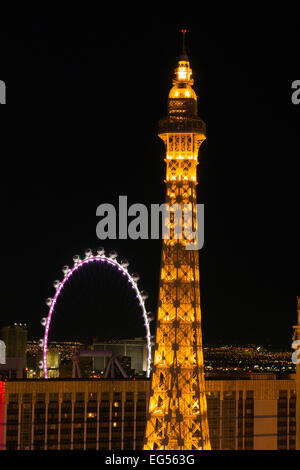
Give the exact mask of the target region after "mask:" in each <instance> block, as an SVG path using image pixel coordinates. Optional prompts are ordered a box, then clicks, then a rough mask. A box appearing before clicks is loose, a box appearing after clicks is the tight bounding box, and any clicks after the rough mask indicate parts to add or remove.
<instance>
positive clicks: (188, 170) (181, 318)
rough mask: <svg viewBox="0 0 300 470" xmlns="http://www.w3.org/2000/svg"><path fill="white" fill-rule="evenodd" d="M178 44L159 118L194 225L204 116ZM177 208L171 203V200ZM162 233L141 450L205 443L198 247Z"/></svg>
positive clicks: (171, 178)
mask: <svg viewBox="0 0 300 470" xmlns="http://www.w3.org/2000/svg"><path fill="white" fill-rule="evenodd" d="M185 33H186V31H185V30H182V35H183V47H182V52H181V55H180V56H179V60H178V65H177V68H176V69H175V76H174V79H173V87H172V88H171V91H170V93H169V98H168V116H167V117H165V118H163V119H161V120H160V122H159V137H160V138H161V139H162V140H163V142H164V144H165V148H166V160H165V161H166V165H167V171H166V204H167V206H168V207H169V208H170V207H171V206H172V205H173V204H177V207H178V205H179V207H180V208H181V209H182V213H184V205H185V204H190V205H191V206H190V207H192V212H191V213H190V215H191V216H190V219H188V218H187V219H186V221H185V223H190V224H192V227H193V232H196V229H197V212H196V211H197V202H196V185H197V171H196V169H197V164H198V150H199V147H200V145H201V143H202V142H203V141H204V140H205V138H206V137H205V134H206V131H205V123H204V122H203V120H202V119H200V118H199V117H198V115H197V96H196V93H195V91H194V90H193V88H192V85H193V83H194V82H193V79H192V70H191V67H190V63H189V59H188V56H187V53H186V49H185ZM173 207H174V206H173ZM170 214H171V215H170V219H169V221H170V224H169V227H170V237H169V238H166V239H164V240H163V246H162V259H161V274H160V288H159V305H158V314H157V324H156V340H155V341H156V342H155V352H154V362H153V371H152V386H151V393H150V401H149V409H148V415H147V425H146V435H145V443H144V450H153V449H156V450H210V448H211V447H210V441H209V429H208V422H207V404H206V396H205V386H204V364H203V349H202V331H201V309H200V280H199V253H198V251H197V250H193V249H187V244H188V243H189V240H188V239H187V237H185V233H184V223H183V224H182V229H181V230H182V234H181V235H182V236H181V237H178V232H176V230H175V213H174V212H173V213H172V212H170Z"/></svg>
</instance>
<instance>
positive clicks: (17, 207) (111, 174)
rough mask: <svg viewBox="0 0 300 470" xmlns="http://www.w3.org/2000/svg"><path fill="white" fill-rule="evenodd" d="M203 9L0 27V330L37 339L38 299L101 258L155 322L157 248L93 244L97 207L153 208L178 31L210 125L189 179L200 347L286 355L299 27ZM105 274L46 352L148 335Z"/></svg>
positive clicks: (85, 292)
mask: <svg viewBox="0 0 300 470" xmlns="http://www.w3.org/2000/svg"><path fill="white" fill-rule="evenodd" d="M198 3H199V2H197V4H198ZM202 3H203V2H201V9H200V4H199V5H198V10H196V9H195V10H194V7H193V6H192V4H191V6H190V7H188V3H187V10H188V11H189V15H184V14H181V13H180V12H179V10H178V12H179V13H178V14H177V16H176V14H172V13H170V12H171V10H172V8H171V3H169V2H168V9H169V10H170V11H169V12H168V11H165V12H163V11H162V7H161V6H160V7H158V6H157V5H155V4H152V5H150V4H149V5H148V6H147V5H146V4H143V3H142V2H140V3H139V5H140V6H139V7H138V8H137V9H136V7H133V6H130V5H128V4H123V6H119V5H117V4H116V3H111V4H108V6H102V7H101V9H97V10H96V7H94V4H93V3H91V4H88V3H80V4H76V3H75V2H72V3H70V5H69V6H68V8H67V7H65V8H64V9H63V7H62V6H61V5H60V4H58V3H57V4H56V3H55V2H54V3H51V4H48V7H45V4H44V3H43V2H42V4H41V2H39V3H38V2H37V3H33V2H30V1H29V2H26V3H24V4H23V6H22V7H20V6H18V7H16V8H15V10H14V11H13V12H10V13H8V12H6V11H4V15H3V16H2V22H3V24H4V26H5V29H3V30H2V33H1V46H0V79H1V80H4V81H5V82H6V85H7V105H6V106H1V110H0V111H1V122H0V124H1V129H0V133H1V134H0V135H1V170H2V171H1V202H2V205H1V220H2V224H1V226H2V229H1V235H2V245H1V270H2V274H3V280H2V284H1V309H0V326H3V325H5V324H10V323H14V322H15V321H20V322H26V323H27V325H28V328H29V338H30V339H39V338H40V337H42V333H43V332H42V326H41V325H40V319H41V318H42V317H43V316H46V312H47V307H46V305H45V299H46V298H47V297H49V296H53V295H54V288H53V287H52V283H53V281H54V280H55V279H57V278H58V279H60V278H62V272H61V268H62V266H63V265H65V264H68V265H72V257H73V255H74V254H76V253H78V254H81V255H83V254H84V250H85V249H86V248H93V249H96V248H97V247H98V246H104V247H105V249H106V250H107V252H108V251H109V250H110V249H115V250H116V251H117V252H118V253H119V255H120V258H127V259H128V260H129V261H130V270H131V272H133V271H136V272H138V273H139V274H140V277H141V281H140V285H141V286H142V287H143V288H145V289H146V290H147V291H148V293H149V300H148V303H147V305H148V307H149V310H152V311H154V312H155V309H156V304H157V295H158V281H159V270H160V250H161V248H160V242H159V241H155V240H153V241H151V240H137V241H133V240H106V241H101V240H98V239H97V237H96V224H97V222H98V220H99V218H97V217H96V208H97V206H98V205H99V204H101V203H105V202H109V203H112V204H116V205H117V201H118V196H119V195H127V196H128V203H129V204H132V203H135V202H140V203H143V204H145V205H147V206H148V207H150V204H151V203H162V202H164V194H165V189H164V182H163V180H164V175H165V163H164V149H163V144H162V142H161V141H160V139H159V138H158V137H157V124H158V120H159V118H161V117H163V116H164V115H166V112H167V95H168V92H169V89H170V86H171V80H172V76H173V70H174V67H175V65H176V60H177V56H178V53H179V50H180V29H181V28H182V27H186V28H187V30H188V35H187V49H188V54H189V58H190V61H191V65H192V68H193V72H194V79H195V87H194V88H195V90H196V92H197V94H198V95H199V102H198V109H199V115H200V116H201V117H202V118H203V119H204V120H205V122H206V124H207V140H206V141H205V142H204V144H203V145H202V147H201V149H200V164H199V166H198V170H199V175H198V178H199V183H200V184H199V185H198V202H199V203H204V204H205V246H204V248H203V249H202V250H201V251H200V252H199V254H200V268H201V295H202V299H201V303H202V315H203V339H204V343H205V344H215V343H222V344H228V343H230V342H235V343H240V344H243V343H249V342H250V343H263V344H270V345H274V346H275V345H278V346H282V347H286V348H289V347H290V344H291V338H292V333H293V330H292V326H293V325H294V324H295V322H296V318H297V314H296V295H297V294H299V293H300V286H299V274H298V273H299V254H298V229H297V221H298V219H299V176H298V174H297V172H296V166H297V160H298V159H299V129H300V127H299V116H300V105H298V106H296V105H293V104H292V101H291V94H292V90H291V84H292V82H293V81H294V80H297V79H300V70H299V31H300V15H299V11H298V12H296V11H292V8H291V7H288V6H287V4H281V6H280V9H279V6H278V9H277V8H276V7H275V6H274V5H275V4H274V3H273V2H257V3H255V2H251V3H248V6H245V4H244V3H243V2H242V3H241V4H240V7H237V6H236V5H234V6H233V4H231V6H230V4H228V3H227V2H226V3H225V4H224V5H226V8H225V6H224V7H223V8H222V7H221V5H222V4H221V2H220V3H219V2H217V3H215V5H214V4H213V2H211V3H210V5H211V6H210V8H208V7H205V6H204V5H203V4H202ZM38 5H39V6H38ZM41 5H43V6H41ZM1 8H4V7H1ZM6 13H7V16H6ZM108 271H109V270H108ZM108 271H107V270H106V271H105V270H103V269H102V271H101V269H100V268H97V269H96V268H95V269H94V270H91V271H90V272H87V271H86V272H84V273H83V272H82V276H81V277H80V276H79V275H78V279H74V284H72V286H71V285H70V286H69V287H70V288H69V291H68V292H67V291H66V293H65V297H64V298H62V299H61V305H59V309H58V311H57V315H56V316H55V318H54V320H53V329H52V331H51V335H52V339H57V340H63V339H64V340H70V339H79V340H80V339H81V340H90V339H91V338H92V337H98V338H99V339H100V338H101V339H104V338H121V337H123V338H126V337H132V336H142V335H143V334H144V331H143V324H142V322H141V320H140V316H139V312H138V310H137V308H136V305H135V301H134V299H133V298H132V293H131V292H130V291H128V289H127V286H126V285H124V283H123V284H122V282H121V281H123V280H121V281H120V279H119V278H118V276H116V275H115V273H113V272H108Z"/></svg>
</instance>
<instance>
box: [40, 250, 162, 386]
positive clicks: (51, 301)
mask: <svg viewBox="0 0 300 470" xmlns="http://www.w3.org/2000/svg"><path fill="white" fill-rule="evenodd" d="M116 258H117V253H116V251H111V252H110V253H109V256H108V257H107V256H105V251H104V248H99V249H98V250H97V255H94V254H93V252H92V250H91V249H87V250H86V251H85V258H84V259H81V258H80V256H79V255H75V256H74V257H73V262H74V266H73V268H69V266H67V265H66V266H64V267H63V269H62V271H63V273H64V278H63V280H62V281H58V280H56V281H54V283H53V285H54V288H55V289H56V292H55V296H54V297H53V298H51V297H49V298H48V299H47V300H46V303H47V305H48V306H49V313H48V316H47V317H46V318H43V319H42V321H41V323H42V325H43V326H45V333H44V339H42V340H40V347H42V348H43V361H42V362H41V368H42V369H43V370H44V377H45V378H48V368H47V345H48V335H49V330H50V323H51V318H52V314H53V312H54V309H55V305H56V302H57V300H58V297H59V295H60V293H61V291H62V290H63V288H64V285H65V283H66V282H67V281H68V280H69V279H70V277H72V275H73V273H74V272H75V271H77V270H78V269H79V268H81V267H83V266H84V265H86V264H88V263H93V262H102V263H106V264H110V265H112V266H114V267H115V268H116V269H118V271H120V272H121V273H122V275H123V276H126V278H127V281H128V283H129V284H131V287H132V289H135V292H136V297H137V299H138V301H139V306H140V307H141V309H142V315H143V319H144V325H145V328H146V338H147V349H148V358H147V370H146V376H147V377H150V372H151V348H152V346H153V341H152V340H153V337H152V336H151V333H150V322H151V321H152V320H153V317H152V316H151V314H150V312H147V310H146V307H145V300H146V299H147V298H148V294H147V293H146V291H140V290H139V288H138V285H137V281H138V280H139V278H140V277H139V275H138V274H132V275H130V274H129V272H128V270H127V267H128V266H129V262H128V261H127V260H123V261H121V262H120V263H119V262H118V261H117V259H116Z"/></svg>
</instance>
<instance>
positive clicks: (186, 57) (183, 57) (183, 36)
mask: <svg viewBox="0 0 300 470" xmlns="http://www.w3.org/2000/svg"><path fill="white" fill-rule="evenodd" d="M181 33H182V48H181V54H180V56H179V60H189V58H188V55H187V52H186V44H185V36H186V29H182V30H181Z"/></svg>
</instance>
